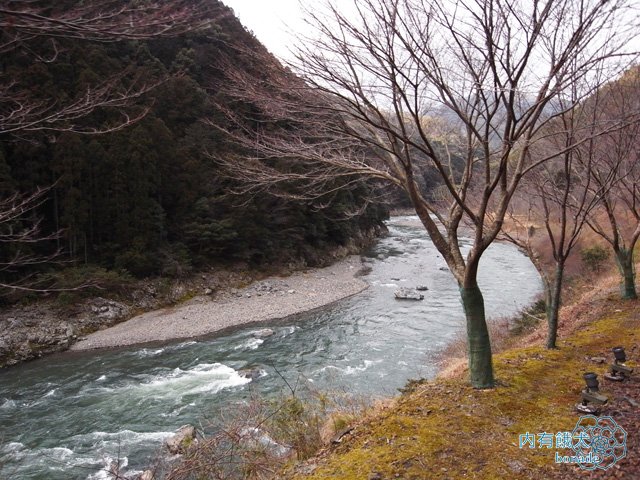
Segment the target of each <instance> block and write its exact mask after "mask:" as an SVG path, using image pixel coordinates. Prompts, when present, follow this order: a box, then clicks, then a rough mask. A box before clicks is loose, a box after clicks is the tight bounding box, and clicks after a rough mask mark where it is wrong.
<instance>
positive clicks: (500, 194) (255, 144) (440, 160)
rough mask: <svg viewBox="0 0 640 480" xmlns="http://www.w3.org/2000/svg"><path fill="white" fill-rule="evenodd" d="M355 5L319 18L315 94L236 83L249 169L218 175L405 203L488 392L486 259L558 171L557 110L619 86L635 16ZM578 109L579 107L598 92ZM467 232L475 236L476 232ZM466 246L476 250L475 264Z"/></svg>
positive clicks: (610, 4)
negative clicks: (515, 211)
mask: <svg viewBox="0 0 640 480" xmlns="http://www.w3.org/2000/svg"><path fill="white" fill-rule="evenodd" d="M344 3H345V2H341V8H345V7H344ZM350 5H351V6H352V9H351V10H350V11H349V13H348V14H346V13H343V12H344V11H345V10H341V9H340V8H338V7H337V5H336V4H333V3H329V4H327V5H326V14H319V13H309V22H310V25H311V26H312V27H314V28H315V31H316V33H317V34H318V35H317V38H314V39H306V40H305V41H304V42H300V43H301V47H300V50H299V52H298V63H297V64H296V65H295V66H294V69H295V71H296V73H298V74H299V75H300V76H302V78H304V83H303V82H297V81H294V80H292V79H291V77H290V76H287V75H280V77H279V78H280V81H279V82H269V81H268V79H269V76H268V75H262V76H259V78H257V79H256V78H248V77H247V76H246V75H243V73H242V72H239V71H237V70H234V69H233V68H229V69H228V72H227V73H228V84H229V85H231V86H232V87H231V88H229V89H228V90H227V95H230V96H235V98H237V99H238V102H239V103H244V104H247V103H250V104H252V105H254V110H252V111H250V113H246V109H245V113H242V114H239V113H238V112H231V111H229V112H228V113H229V117H230V118H232V119H234V120H236V122H237V128H236V129H235V130H233V131H228V133H229V135H231V136H232V137H233V138H235V140H236V141H237V142H239V143H240V144H241V145H243V146H244V147H245V148H246V155H245V156H244V157H243V159H238V158H230V157H223V156H221V155H220V156H218V157H217V158H218V161H219V162H220V163H221V164H222V165H224V166H226V167H227V169H228V172H229V175H231V176H233V177H234V178H236V179H239V180H243V181H245V182H248V184H249V185H253V188H256V189H260V188H265V189H271V188H273V185H274V184H275V185H277V184H286V182H296V181H302V179H306V180H308V183H307V191H308V192H310V193H314V192H316V189H318V190H320V189H321V188H322V187H323V185H325V184H326V180H327V179H328V178H335V177H336V176H338V177H339V176H342V177H345V178H350V179H356V178H359V177H361V176H368V177H374V178H379V179H383V180H385V181H388V182H391V183H393V184H395V185H397V186H399V187H401V188H403V189H404V190H405V191H406V192H407V194H408V196H409V197H410V199H411V201H412V203H413V206H414V207H415V210H416V213H417V214H418V216H419V218H420V220H421V221H422V224H423V225H424V227H425V229H426V231H427V233H428V235H429V237H430V239H431V241H432V242H433V243H434V245H435V246H436V248H437V249H438V251H439V252H440V254H441V255H442V256H443V258H444V259H445V260H446V262H447V265H448V266H449V268H450V270H451V272H452V273H453V275H454V277H455V279H456V280H457V282H458V284H459V286H460V295H461V299H462V304H463V306H464V311H465V315H466V320H467V337H468V344H469V349H468V352H469V371H470V379H471V384H472V385H473V386H474V387H477V388H490V387H492V386H493V385H494V377H493V368H492V356H491V344H490V340H489V334H488V330H487V324H486V318H485V310H484V300H483V297H482V293H481V291H480V289H479V287H478V283H477V274H478V268H479V262H480V259H481V257H482V255H483V253H484V251H485V250H486V249H487V247H489V245H490V244H491V243H492V242H493V241H494V239H495V238H496V236H497V235H498V233H499V232H500V230H501V227H502V223H503V221H504V218H505V214H506V212H507V209H508V206H509V203H510V201H511V199H512V197H513V195H514V193H515V191H516V188H517V187H518V185H519V183H520V181H521V179H522V178H523V176H524V175H525V174H526V173H527V172H528V171H530V170H532V169H534V168H535V167H536V166H538V165H541V164H543V163H544V162H546V161H547V160H548V159H549V158H551V157H550V156H545V155H543V156H541V157H535V158H533V157H532V155H530V150H531V147H532V145H533V144H534V143H535V142H536V140H537V134H538V132H539V131H540V130H541V128H543V126H544V125H545V124H546V123H548V122H549V121H550V120H551V119H553V118H555V117H558V116H559V115H561V114H562V113H563V112H564V111H567V110H569V109H571V108H572V107H573V106H574V105H571V104H562V103H559V102H557V101H556V100H557V99H558V97H559V96H561V95H563V94H564V93H565V92H566V91H567V90H568V89H570V88H571V87H572V86H573V85H574V84H575V83H576V81H577V80H579V79H580V78H583V77H587V76H589V75H591V72H593V71H594V70H600V69H605V70H607V73H609V74H614V72H616V73H617V72H618V71H619V70H618V69H619V65H618V64H619V62H620V60H621V58H623V57H624V56H622V57H621V56H620V55H622V49H623V47H624V45H625V44H626V41H627V40H628V39H629V38H630V37H631V36H633V35H635V30H634V25H631V24H628V23H626V22H628V19H629V18H630V17H629V15H630V14H631V10H632V9H633V2H627V1H624V0H615V1H605V0H587V1H574V0H554V1H551V0H549V1H534V2H525V1H510V0H506V1H501V0H468V1H466V0H463V1H459V2H448V1H444V0H435V1H432V0H430V1H427V0H361V1H355V2H350ZM634 15H635V12H634ZM633 18H635V16H634V17H633ZM265 68H266V67H265ZM274 69H276V67H274ZM271 77H273V75H271ZM596 87H597V85H593V88H596ZM578 93H579V95H578V97H577V98H576V102H577V101H580V100H581V99H582V98H585V97H586V96H588V95H589V94H590V93H591V92H590V91H580V92H578ZM431 117H441V118H443V119H445V120H446V121H447V123H448V124H449V125H450V126H451V127H452V129H454V131H455V132H456V138H461V139H462V144H461V145H460V146H459V147H461V148H460V149H459V155H460V158H461V159H462V165H461V166H460V167H459V168H454V167H455V165H453V164H452V162H451V156H449V155H448V154H447V151H448V150H447V149H443V148H441V147H442V142H444V143H447V140H446V138H447V137H446V136H445V137H438V138H437V139H436V138H434V137H433V135H432V132H431V131H430V130H429V129H428V128H427V126H428V125H429V122H427V121H425V120H428V119H429V118H431ZM278 127H280V128H278ZM454 147H456V146H454ZM573 147H574V145H568V146H567V147H566V149H565V150H570V149H571V148H573ZM563 153H564V150H563V151H560V152H554V153H553V157H556V156H558V155H562V154H563ZM420 168H431V169H432V170H434V171H435V172H437V174H438V176H439V178H440V180H441V183H442V187H441V189H440V190H441V191H442V192H443V193H442V194H441V195H439V196H437V197H434V196H432V195H430V192H425V191H421V190H420V188H419V187H418V184H417V183H416V173H417V172H418V171H419V169H420ZM353 181H356V180H353ZM489 213H491V215H489ZM465 223H467V224H468V225H470V231H466V232H463V226H464V224H465ZM461 235H465V236H466V235H470V236H471V239H472V242H473V243H472V246H471V248H470V249H469V250H468V251H463V249H462V248H461V246H460V236H461Z"/></svg>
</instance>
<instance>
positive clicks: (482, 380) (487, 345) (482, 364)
mask: <svg viewBox="0 0 640 480" xmlns="http://www.w3.org/2000/svg"><path fill="white" fill-rule="evenodd" d="M460 296H461V297H462V305H463V307H464V313H465V316H466V318H467V346H468V349H469V353H468V355H469V376H470V380H471V385H472V386H473V387H474V388H493V386H494V379H493V365H492V363H491V342H490V340H489V330H488V329H487V321H486V318H485V312H484V299H483V298H482V292H480V289H479V288H478V284H477V283H476V282H475V281H474V282H472V284H471V285H470V286H468V287H460Z"/></svg>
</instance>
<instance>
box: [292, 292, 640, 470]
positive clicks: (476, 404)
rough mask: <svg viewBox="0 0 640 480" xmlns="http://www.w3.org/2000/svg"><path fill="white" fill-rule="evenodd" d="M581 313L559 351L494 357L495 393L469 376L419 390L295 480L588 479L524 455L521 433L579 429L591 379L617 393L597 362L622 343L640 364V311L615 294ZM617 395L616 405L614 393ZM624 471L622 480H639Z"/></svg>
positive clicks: (540, 455) (590, 302) (550, 459)
mask: <svg viewBox="0 0 640 480" xmlns="http://www.w3.org/2000/svg"><path fill="white" fill-rule="evenodd" d="M577 307H578V308H572V309H570V310H569V311H567V310H566V309H565V314H569V315H573V316H575V317H579V318H572V320H573V321H575V323H574V322H571V323H574V326H573V333H566V334H565V335H564V339H563V340H562V341H560V343H559V349H558V350H553V351H549V350H545V349H544V348H542V347H540V346H526V347H519V348H512V349H510V350H507V351H505V352H503V353H501V354H498V355H496V356H495V357H494V366H495V371H496V377H497V379H498V382H499V386H498V387H497V388H496V389H494V390H489V391H477V390H473V389H472V388H470V387H468V386H467V381H466V372H462V374H461V375H458V376H455V377H453V378H446V379H438V380H435V381H433V382H428V383H419V384H414V385H413V388H412V391H411V392H409V393H407V394H405V395H403V396H401V397H400V398H399V399H398V400H397V401H396V402H395V403H394V404H393V405H391V406H389V407H387V408H386V409H384V410H382V411H381V412H379V413H378V414H376V415H375V416H372V417H371V418H369V419H367V420H364V421H363V422H362V423H361V424H360V425H358V426H357V427H356V428H355V429H354V430H353V432H352V433H351V434H350V435H349V436H347V437H345V439H344V440H343V442H342V444H341V445H339V446H337V447H335V448H333V449H330V450H328V451H325V452H323V453H322V454H321V455H320V456H319V457H317V458H315V459H313V460H311V462H310V463H309V464H308V465H307V466H306V470H307V471H309V470H313V472H312V473H311V474H310V475H304V474H301V473H295V474H292V475H291V476H292V477H294V478H299V479H302V478H304V479H310V478H312V479H327V478H335V479H365V480H366V479H376V480H377V479H393V478H402V479H407V480H408V479H424V478H453V479H456V478H478V479H504V478H509V479H530V478H541V479H544V478H554V477H558V478H559V477H562V478H564V477H565V476H566V475H570V477H569V478H572V477H573V475H574V474H575V475H576V477H577V476H579V475H578V474H580V477H581V476H582V474H584V473H586V472H582V471H580V470H578V469H576V468H575V467H567V466H562V465H558V466H556V464H555V463H554V455H555V452H556V450H555V449H550V450H546V449H542V450H541V449H538V448H536V449H528V448H526V449H520V448H519V446H518V439H519V434H522V433H525V432H531V433H541V432H552V433H555V432H559V431H567V430H573V428H574V427H575V424H576V421H577V418H578V415H577V414H576V412H575V411H574V405H575V404H576V403H577V401H578V398H579V392H580V390H581V388H582V387H583V380H582V374H583V373H584V372H587V371H595V372H596V373H598V374H599V376H600V378H601V386H602V389H603V390H604V391H605V393H606V392H607V391H608V390H609V391H610V390H611V388H617V387H614V386H612V385H609V384H607V383H606V382H604V381H602V374H603V373H604V372H605V371H606V370H607V365H606V364H596V363H594V362H593V361H592V360H590V358H591V357H597V356H606V357H607V358H608V359H610V358H611V357H612V355H611V353H610V352H611V347H613V346H616V345H623V346H625V347H626V349H627V352H628V356H629V357H630V358H632V359H635V358H638V356H640V347H639V346H638V344H639V341H640V321H639V320H640V318H639V314H640V303H638V302H637V301H633V302H629V301H627V302H622V301H619V300H618V299H617V295H616V294H615V293H609V294H606V295H596V296H595V297H594V296H586V299H585V298H584V297H583V299H582V300H581V301H580V302H578V304H577ZM576 320H577V321H576ZM567 323H569V322H567ZM541 336H542V335H541ZM537 344H538V345H539V344H540V342H539V341H538V342H537ZM634 382H638V380H632V383H634ZM627 385H629V384H627ZM636 386H637V385H635V384H633V385H631V387H634V388H635V387H636ZM634 391H635V392H636V393H637V392H638V389H637V388H636V389H635V390H634ZM611 397H612V401H614V400H615V398H614V397H615V395H611ZM636 400H639V399H638V398H637V397H636ZM614 405H615V404H614ZM635 415H636V416H637V413H636V414H635ZM623 426H624V425H623ZM629 434H630V439H629V441H628V444H629V445H637V444H638V443H639V442H638V438H637V437H638V432H637V431H630V432H629ZM630 450H631V451H633V448H631V447H630ZM563 452H564V451H562V450H560V453H561V454H562V453H563ZM567 454H568V453H567ZM630 455H631V452H630ZM625 461H629V460H623V462H625ZM633 463H635V462H633ZM297 471H298V472H300V471H302V469H300V468H298V469H297ZM609 473H611V471H610V472H607V475H608V474H609ZM618 473H619V474H620V475H616V476H617V478H634V477H633V476H628V477H627V476H626V473H624V472H618ZM605 478H609V477H605Z"/></svg>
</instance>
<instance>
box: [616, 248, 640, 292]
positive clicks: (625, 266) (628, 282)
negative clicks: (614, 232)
mask: <svg viewBox="0 0 640 480" xmlns="http://www.w3.org/2000/svg"><path fill="white" fill-rule="evenodd" d="M616 258H617V260H618V266H619V267H620V274H621V275H622V278H623V285H622V298H624V299H625V300H632V299H636V298H638V293H637V292H636V272H635V270H634V268H633V267H634V265H633V250H632V249H628V250H627V249H620V250H618V251H617V252H616Z"/></svg>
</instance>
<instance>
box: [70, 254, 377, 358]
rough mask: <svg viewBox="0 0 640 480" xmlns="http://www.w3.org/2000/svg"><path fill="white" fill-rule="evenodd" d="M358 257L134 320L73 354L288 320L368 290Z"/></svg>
mask: <svg viewBox="0 0 640 480" xmlns="http://www.w3.org/2000/svg"><path fill="white" fill-rule="evenodd" d="M361 269H362V264H361V261H360V258H359V257H358V256H351V257H348V258H345V259H344V260H341V261H340V262H338V263H336V264H334V265H331V266H330V267H326V268H321V269H313V270H307V271H303V272H297V273H294V274H293V275H291V276H289V277H284V278H280V277H270V278H267V279H265V280H261V281H258V282H254V283H252V284H251V285H248V286H247V287H245V288H242V289H236V288H234V289H231V290H229V291H228V292H226V294H225V295H223V296H221V297H220V298H216V299H212V298H210V297H209V296H207V295H202V296H198V297H195V298H193V299H192V300H190V301H188V302H185V303H183V304H181V305H179V306H176V307H172V308H165V309H161V310H156V311H151V312H147V313H144V314H142V315H138V316H136V317H134V318H131V319H130V320H127V321H126V322H123V323H119V324H118V325H115V326H113V327H111V328H108V329H105V330H100V331H97V332H95V333H92V334H90V335H88V336H87V337H85V338H83V339H81V340H79V341H78V342H77V343H75V344H74V345H73V346H72V347H71V350H90V349H95V348H109V347H120V346H126V345H134V344H139V343H148V342H162V341H168V340H173V339H182V338H191V337H198V336H202V335H207V334H211V333H215V332H217V331H219V330H223V329H226V328H229V327H234V326H238V325H244V324H249V323H256V322H263V321H267V320H274V319H279V318H284V317H288V316H290V315H294V314H297V313H301V312H305V311H308V310H313V309H315V308H318V307H322V306H325V305H328V304H330V303H333V302H335V301H337V300H340V299H342V298H345V297H349V296H351V295H354V294H356V293H358V292H361V291H362V290H364V289H365V288H367V283H366V282H365V281H364V280H362V279H361V278H358V276H357V274H358V272H359V271H360V270H361Z"/></svg>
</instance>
